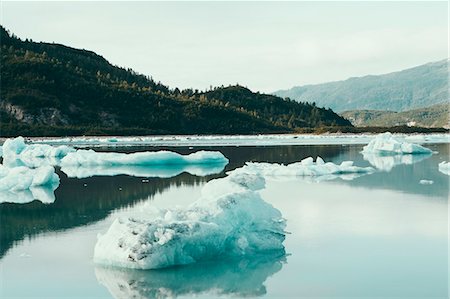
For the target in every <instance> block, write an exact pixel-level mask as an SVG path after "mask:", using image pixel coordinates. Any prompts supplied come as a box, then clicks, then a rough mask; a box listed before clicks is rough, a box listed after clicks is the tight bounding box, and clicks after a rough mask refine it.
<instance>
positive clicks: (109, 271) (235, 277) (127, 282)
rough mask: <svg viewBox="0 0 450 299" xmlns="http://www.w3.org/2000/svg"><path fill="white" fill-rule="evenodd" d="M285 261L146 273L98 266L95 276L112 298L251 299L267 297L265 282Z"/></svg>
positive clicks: (274, 258)
mask: <svg viewBox="0 0 450 299" xmlns="http://www.w3.org/2000/svg"><path fill="white" fill-rule="evenodd" d="M285 260H286V257H285V255H284V254H281V255H280V254H267V255H259V256H253V257H247V258H241V259H234V260H219V261H208V262H202V263H196V264H192V265H187V266H182V267H175V268H168V269H161V270H147V271H144V270H128V269H117V268H106V267H101V266H98V267H96V268H95V275H96V277H97V280H98V281H99V282H100V283H101V284H103V285H104V286H105V287H106V288H107V289H108V290H109V292H110V293H111V295H112V296H113V297H114V298H175V297H178V296H183V295H185V296H186V295H189V296H198V295H209V296H214V295H215V296H217V295H226V296H238V297H249V296H252V297H254V296H262V295H264V294H266V293H267V291H266V287H265V285H264V282H265V281H266V280H267V278H268V277H270V276H272V275H274V274H275V273H277V272H278V271H280V270H281V269H282V267H283V263H284V262H285Z"/></svg>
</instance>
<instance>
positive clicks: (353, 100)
mask: <svg viewBox="0 0 450 299" xmlns="http://www.w3.org/2000/svg"><path fill="white" fill-rule="evenodd" d="M274 94H275V95H277V96H280V97H289V98H291V99H293V100H296V101H299V102H315V103H316V104H317V105H318V106H319V107H329V108H331V109H333V110H334V111H337V112H342V111H347V110H385V111H388V110H389V111H406V110H411V109H417V108H423V107H429V106H432V105H435V104H440V103H444V102H448V100H449V98H448V59H444V60H440V61H437V62H431V63H427V64H424V65H420V66H417V67H413V68H409V69H406V70H402V71H398V72H394V73H389V74H384V75H377V76H375V75H369V76H364V77H354V78H350V79H347V80H344V81H336V82H329V83H323V84H316V85H305V86H297V87H293V88H291V89H287V90H279V91H276V92H274Z"/></svg>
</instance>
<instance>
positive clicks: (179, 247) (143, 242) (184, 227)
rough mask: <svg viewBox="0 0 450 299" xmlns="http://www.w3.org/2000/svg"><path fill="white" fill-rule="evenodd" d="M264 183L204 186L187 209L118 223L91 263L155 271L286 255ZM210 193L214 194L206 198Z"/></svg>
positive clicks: (247, 178) (237, 176)
mask: <svg viewBox="0 0 450 299" xmlns="http://www.w3.org/2000/svg"><path fill="white" fill-rule="evenodd" d="M263 187H264V179H263V178H262V177H258V176H255V175H249V174H245V173H230V175H229V176H227V177H225V178H222V179H217V180H213V181H211V182H208V183H207V184H206V186H205V188H206V190H204V191H203V192H202V197H201V198H200V199H199V200H197V201H196V202H194V203H193V204H192V205H190V206H189V207H188V208H186V209H181V208H177V209H173V210H165V209H156V208H154V210H152V211H149V212H147V215H146V216H145V217H143V218H145V219H143V218H141V219H136V218H126V219H120V218H119V219H117V220H115V221H114V223H113V224H112V225H111V227H110V228H109V230H108V231H107V232H106V234H104V235H102V236H99V238H98V241H97V244H96V246H95V250H94V261H95V262H96V263H100V264H106V265H113V266H119V267H126V268H140V269H157V268H164V267H170V266H175V265H184V264H191V263H195V262H199V261H202V260H212V259H223V258H224V257H236V256H247V255H254V254H259V253H269V252H272V253H273V252H278V253H283V254H284V246H283V241H284V239H285V232H284V228H285V220H284V219H283V218H282V216H281V213H280V212H279V211H278V210H277V209H275V208H274V207H273V206H272V205H270V204H268V203H267V202H265V201H264V200H262V198H261V197H260V195H259V193H258V192H257V190H260V189H261V188H263ZM211 190H213V191H214V192H209V191H211Z"/></svg>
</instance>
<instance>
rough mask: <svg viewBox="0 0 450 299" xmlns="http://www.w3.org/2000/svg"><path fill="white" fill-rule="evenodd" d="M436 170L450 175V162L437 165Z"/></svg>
mask: <svg viewBox="0 0 450 299" xmlns="http://www.w3.org/2000/svg"><path fill="white" fill-rule="evenodd" d="M438 168H439V171H440V172H442V173H443V174H446V175H450V162H445V161H443V162H441V163H439V166H438Z"/></svg>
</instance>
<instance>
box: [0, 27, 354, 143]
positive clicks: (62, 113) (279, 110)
mask: <svg viewBox="0 0 450 299" xmlns="http://www.w3.org/2000/svg"><path fill="white" fill-rule="evenodd" d="M0 39H1V64H0V65H1V82H0V83H1V88H0V98H1V101H0V116H1V119H0V121H1V131H0V135H2V136H6V135H18V134H24V135H28V136H29V135H80V134H127V135H129V134H219V133H220V134H237V133H239V134H250V133H267V132H290V131H293V130H296V129H300V128H313V127H315V126H319V125H320V126H333V125H346V126H351V124H350V122H348V121H347V120H345V119H343V118H342V117H340V116H339V115H337V114H335V113H334V112H332V111H331V110H326V109H322V108H318V107H315V106H314V105H311V104H305V103H296V102H291V101H286V100H284V99H282V98H279V97H276V96H273V95H264V96H263V95H260V94H259V93H253V92H251V91H248V92H247V93H246V95H247V98H246V101H241V102H236V101H229V100H226V101H224V100H223V99H221V98H217V99H216V96H215V95H217V97H219V96H220V95H221V94H222V93H226V94H230V95H231V97H232V98H236V97H238V95H239V94H240V93H241V91H242V89H243V88H242V87H240V86H236V87H226V88H224V87H222V88H215V89H214V90H213V91H210V92H208V93H202V92H199V91H197V90H195V91H194V90H192V89H186V90H181V91H180V90H179V89H178V88H175V89H170V88H169V87H167V86H165V85H163V84H161V83H159V82H155V81H154V80H153V79H152V78H150V77H147V76H143V75H140V74H137V73H135V72H133V71H132V70H131V69H123V68H120V67H117V66H114V65H111V64H110V63H109V62H108V61H107V60H106V59H104V58H103V57H101V56H99V55H97V54H95V53H93V52H91V51H87V50H80V49H73V48H70V47H67V46H64V45H58V44H49V43H36V42H32V41H28V40H27V41H22V40H20V39H19V38H16V37H14V36H11V35H10V34H9V33H8V32H7V31H6V30H5V29H4V28H3V27H1V30H0ZM220 91H223V92H220ZM250 102H251V103H252V105H251V106H249V105H248V104H249V103H250ZM255 102H257V103H258V104H257V105H255V104H254V103H255ZM265 107H272V110H273V111H274V113H265V110H264V108H265ZM272 110H271V111H272ZM269 112H270V111H269ZM313 112H314V113H313ZM292 114H295V117H294V118H292ZM301 115H302V116H303V117H302V118H300V116H301Z"/></svg>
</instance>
